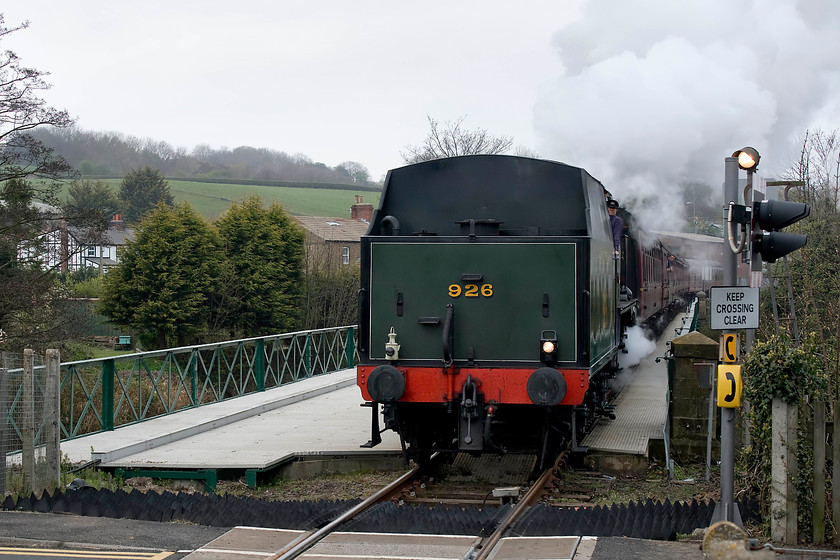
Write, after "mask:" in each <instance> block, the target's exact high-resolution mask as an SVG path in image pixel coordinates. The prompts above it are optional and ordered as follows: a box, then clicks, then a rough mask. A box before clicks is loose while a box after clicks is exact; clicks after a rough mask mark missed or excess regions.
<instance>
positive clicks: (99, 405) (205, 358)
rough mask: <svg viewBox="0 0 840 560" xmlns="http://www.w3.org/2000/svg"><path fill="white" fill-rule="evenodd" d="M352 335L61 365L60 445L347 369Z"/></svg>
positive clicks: (316, 334)
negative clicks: (151, 419)
mask: <svg viewBox="0 0 840 560" xmlns="http://www.w3.org/2000/svg"><path fill="white" fill-rule="evenodd" d="M357 355H358V354H357V350H356V342H355V327H353V326H346V327H337V328H331V329H320V330H314V331H301V332H295V333H289V334H281V335H272V336H264V337H256V338H247V339H242V340H231V341H227V342H220V343H214V344H203V345H199V346H185V347H182V348H171V349H167V350H159V351H153V352H135V353H133V354H127V355H122V356H117V357H113V358H103V359H96V360H84V361H78V362H67V363H63V364H61V387H60V394H61V438H62V439H69V438H75V437H79V436H82V435H86V434H90V433H94V432H99V431H106V430H113V429H114V428H116V427H118V426H121V425H125V424H131V423H134V422H140V421H143V420H146V419H149V418H153V417H156V416H161V415H165V414H171V413H173V412H178V411H179V410H183V409H186V408H192V407H196V406H201V405H204V404H209V403H214V402H219V401H222V400H225V399H228V398H232V397H238V396H242V395H245V394H248V393H253V392H255V391H264V390H266V389H269V388H272V387H276V386H279V385H282V384H285V383H289V382H293V381H297V380H299V379H303V378H307V377H312V376H314V375H320V374H324V373H329V372H333V371H337V370H340V369H345V368H350V367H353V365H354V364H355V362H356V359H357Z"/></svg>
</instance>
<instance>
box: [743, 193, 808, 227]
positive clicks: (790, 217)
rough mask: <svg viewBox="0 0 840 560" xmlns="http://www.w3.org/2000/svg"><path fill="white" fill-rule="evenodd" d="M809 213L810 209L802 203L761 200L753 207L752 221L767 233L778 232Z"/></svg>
mask: <svg viewBox="0 0 840 560" xmlns="http://www.w3.org/2000/svg"><path fill="white" fill-rule="evenodd" d="M810 213H811V207H810V206H808V205H807V204H805V203H804V202H788V201H785V200H762V201H759V202H756V203H755V204H754V205H753V220H754V221H755V222H757V223H758V227H759V228H761V229H766V230H769V231H779V230H780V229H782V228H783V227H787V226H789V225H791V224H795V223H796V222H798V221H799V220H801V219H802V218H807V217H808V214H810Z"/></svg>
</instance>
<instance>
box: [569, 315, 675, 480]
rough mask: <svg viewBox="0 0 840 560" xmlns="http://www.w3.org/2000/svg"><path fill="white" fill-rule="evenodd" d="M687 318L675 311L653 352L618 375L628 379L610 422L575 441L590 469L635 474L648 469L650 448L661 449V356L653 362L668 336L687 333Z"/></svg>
mask: <svg viewBox="0 0 840 560" xmlns="http://www.w3.org/2000/svg"><path fill="white" fill-rule="evenodd" d="M688 317H690V315H688V314H686V313H680V314H678V315H677V317H676V318H674V320H673V321H672V322H671V323H670V324H669V325H668V327H667V328H666V329H665V331H664V334H663V336H662V337H660V339H659V340H658V341H657V343H656V345H655V347H653V350H652V351H651V352H650V353H648V354H647V355H646V356H645V357H643V358H642V359H641V361H640V362H639V363H638V365H636V366H634V367H628V368H625V369H624V370H623V371H622V372H621V373H620V374H619V377H618V379H621V377H622V376H625V375H627V376H629V381H628V383H627V384H626V385H625V386H624V388H623V389H622V390H621V393H619V395H618V397H617V398H616V400H615V402H614V403H613V404H614V405H615V411H614V414H615V420H610V419H609V418H606V417H602V418H600V419H599V420H598V423H597V424H596V425H595V427H594V428H593V429H592V431H591V432H590V433H589V434H588V435H587V436H586V437H585V438H584V439H583V441H581V443H580V445H581V446H582V447H585V448H587V449H588V451H589V453H588V456H587V461H588V462H589V463H590V464H591V465H592V466H593V467H594V468H597V469H599V470H603V471H605V472H609V473H613V474H637V471H641V470H644V469H646V468H647V466H648V460H649V458H650V455H651V448H652V447H657V448H658V449H662V450H663V451H662V452H663V453H664V446H665V425H666V422H667V421H668V371H667V363H666V362H665V360H660V361H659V363H657V362H656V359H657V358H661V357H663V356H665V353H666V352H667V350H668V344H669V343H670V342H671V340H673V339H674V338H676V337H677V336H680V335H681V334H683V333H684V332H687V330H686V328H685V324H686V322H687V318H688ZM651 346H652V345H651ZM631 351H632V350H631ZM663 459H664V457H663Z"/></svg>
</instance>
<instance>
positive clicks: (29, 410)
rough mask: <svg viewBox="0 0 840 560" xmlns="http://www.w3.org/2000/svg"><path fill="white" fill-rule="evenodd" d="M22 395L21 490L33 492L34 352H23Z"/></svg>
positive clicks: (29, 350) (27, 349) (30, 350)
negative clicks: (22, 481)
mask: <svg viewBox="0 0 840 560" xmlns="http://www.w3.org/2000/svg"><path fill="white" fill-rule="evenodd" d="M22 381H23V383H22V385H23V395H21V397H22V398H21V405H22V407H21V408H22V412H23V419H22V420H23V421H22V422H21V430H20V433H21V439H22V441H21V442H20V444H21V462H22V464H23V480H24V484H23V488H24V491H25V492H34V491H35V351H34V350H32V349H31V348H25V349H24V350H23V380H22Z"/></svg>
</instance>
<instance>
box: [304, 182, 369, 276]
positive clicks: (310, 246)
mask: <svg viewBox="0 0 840 560" xmlns="http://www.w3.org/2000/svg"><path fill="white" fill-rule="evenodd" d="M372 217H373V204H370V203H363V202H362V197H361V195H356V201H355V203H354V204H353V205H352V206H351V207H350V218H328V217H322V216H295V217H294V218H295V220H296V221H297V222H298V223H299V224H300V225H301V226H302V227H303V229H304V230H305V232H306V241H305V243H306V258H307V261H309V262H312V261H313V260H314V259H315V258H316V257H317V258H318V260H319V261H321V262H322V263H323V264H326V265H357V264H358V263H359V258H360V255H361V239H362V236H363V235H364V234H365V233H366V232H367V229H368V225H370V220H371V218H372Z"/></svg>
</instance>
